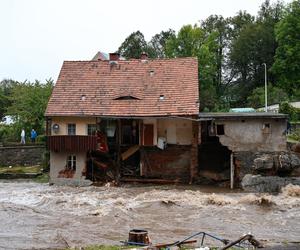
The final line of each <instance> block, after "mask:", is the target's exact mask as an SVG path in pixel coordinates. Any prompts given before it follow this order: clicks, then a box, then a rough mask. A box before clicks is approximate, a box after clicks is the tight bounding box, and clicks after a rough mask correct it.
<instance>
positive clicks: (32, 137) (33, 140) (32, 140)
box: [30, 129, 37, 143]
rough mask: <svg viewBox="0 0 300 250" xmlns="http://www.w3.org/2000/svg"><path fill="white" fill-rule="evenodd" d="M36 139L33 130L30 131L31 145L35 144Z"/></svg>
mask: <svg viewBox="0 0 300 250" xmlns="http://www.w3.org/2000/svg"><path fill="white" fill-rule="evenodd" d="M36 137H37V133H36V131H35V130H34V129H32V130H31V136H30V138H31V142H32V143H35V140H36Z"/></svg>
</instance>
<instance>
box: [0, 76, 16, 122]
mask: <svg viewBox="0 0 300 250" xmlns="http://www.w3.org/2000/svg"><path fill="white" fill-rule="evenodd" d="M16 84H17V82H16V81H13V80H10V79H4V80H2V81H1V82H0V121H1V120H2V119H3V118H4V116H5V113H6V111H7V108H8V107H9V106H10V105H11V100H10V96H11V92H12V89H13V87H14V85H16Z"/></svg>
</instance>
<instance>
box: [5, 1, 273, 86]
mask: <svg viewBox="0 0 300 250" xmlns="http://www.w3.org/2000/svg"><path fill="white" fill-rule="evenodd" d="M263 1H264V0H0V10H1V15H0V31H1V39H0V80H2V79H3V78H11V79H14V80H18V81H24V80H25V79H28V80H30V81H33V80H35V79H38V80H42V81H44V80H45V79H46V78H50V77H52V78H53V79H54V80H56V78H57V76H58V74H59V70H60V67H61V65H62V63H63V61H64V60H90V59H91V58H92V57H93V56H94V54H95V53H96V52H97V51H99V50H100V51H104V52H114V51H116V50H117V49H118V47H119V46H120V45H121V43H122V42H123V41H124V39H125V38H126V37H127V36H128V35H129V34H130V33H132V32H134V31H136V30H140V31H141V32H142V33H143V34H144V35H145V38H146V40H147V41H149V40H150V39H151V37H152V36H153V35H155V34H156V33H159V32H160V31H162V30H167V29H169V28H172V29H174V30H175V31H178V30H179V29H180V28H181V27H182V26H183V25H185V24H195V23H197V22H199V20H203V19H205V18H207V17H208V16H209V15H211V14H217V15H223V16H224V17H228V16H232V15H235V14H236V13H237V12H238V11H239V10H246V11H248V12H249V13H251V14H253V15H255V14H256V13H257V11H258V9H259V6H260V5H261V4H262V3H263ZM273 1H274V0H273Z"/></svg>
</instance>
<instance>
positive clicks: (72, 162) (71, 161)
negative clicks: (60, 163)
mask: <svg viewBox="0 0 300 250" xmlns="http://www.w3.org/2000/svg"><path fill="white" fill-rule="evenodd" d="M67 168H68V169H70V170H74V171H75V170H76V155H69V156H68V158H67Z"/></svg>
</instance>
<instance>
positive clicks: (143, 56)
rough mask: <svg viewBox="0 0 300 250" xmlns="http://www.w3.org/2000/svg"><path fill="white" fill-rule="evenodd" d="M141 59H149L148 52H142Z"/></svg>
mask: <svg viewBox="0 0 300 250" xmlns="http://www.w3.org/2000/svg"><path fill="white" fill-rule="evenodd" d="M141 60H148V54H147V53H146V52H143V53H142V54H141Z"/></svg>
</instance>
